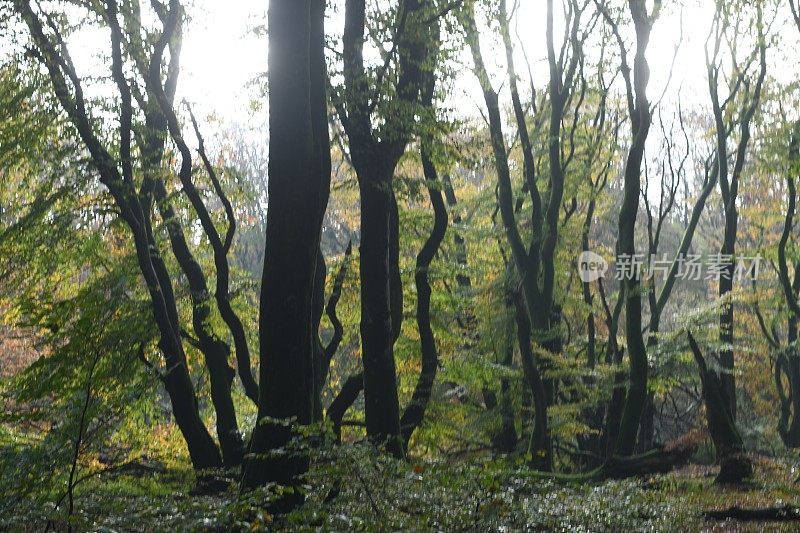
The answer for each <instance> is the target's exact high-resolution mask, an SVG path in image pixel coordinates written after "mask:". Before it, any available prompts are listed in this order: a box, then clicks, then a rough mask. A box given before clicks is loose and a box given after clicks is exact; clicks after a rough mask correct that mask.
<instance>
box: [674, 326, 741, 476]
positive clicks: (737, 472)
mask: <svg viewBox="0 0 800 533" xmlns="http://www.w3.org/2000/svg"><path fill="white" fill-rule="evenodd" d="M687 335H688V338H689V346H690V347H691V349H692V354H693V355H694V359H695V361H696V362H697V366H698V368H699V370H700V380H701V382H702V385H703V400H704V401H705V406H706V420H707V422H708V432H709V433H710V434H711V440H712V441H713V442H714V449H715V450H716V452H717V461H718V462H719V463H720V471H719V475H718V476H717V478H716V482H717V483H740V482H741V481H743V480H744V479H746V478H748V477H750V476H752V474H753V465H752V463H751V462H750V459H749V458H748V457H747V455H745V450H744V443H743V442H742V437H741V435H740V434H739V430H738V429H737V428H736V422H735V421H734V419H733V415H732V413H731V410H730V405H731V404H730V403H729V401H728V398H727V397H726V394H727V393H726V391H725V387H724V385H723V383H722V380H721V379H720V378H719V376H718V375H717V374H716V373H715V372H712V371H710V370H709V369H708V366H707V365H706V362H705V359H704V358H703V354H702V353H701V352H700V347H699V346H698V345H697V342H696V341H695V340H694V337H692V334H691V333H687Z"/></svg>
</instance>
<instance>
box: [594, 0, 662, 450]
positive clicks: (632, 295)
mask: <svg viewBox="0 0 800 533" xmlns="http://www.w3.org/2000/svg"><path fill="white" fill-rule="evenodd" d="M628 8H629V11H630V15H631V18H632V19H633V23H634V27H635V30H636V55H635V57H634V62H633V79H631V70H630V68H629V66H628V63H627V51H626V48H625V44H624V42H623V40H622V37H621V35H620V33H619V28H618V25H617V22H615V20H614V18H613V17H612V16H611V15H610V14H609V13H608V11H607V10H605V8H601V9H602V10H603V16H604V17H605V19H606V21H607V22H608V23H609V25H610V26H611V27H612V30H613V32H614V36H615V38H616V39H617V42H618V43H619V46H620V53H621V60H622V63H623V64H622V68H621V72H622V75H623V79H624V81H625V87H626V91H627V103H628V116H629V119H630V123H631V146H630V149H629V150H628V156H627V159H626V161H625V174H624V185H623V197H622V206H621V208H620V212H619V235H618V238H617V249H616V252H617V255H618V256H627V257H629V258H632V257H634V256H635V255H636V231H635V230H636V218H637V213H638V212H639V199H640V193H641V169H642V160H643V158H644V148H645V143H646V142H647V135H648V133H649V130H650V123H651V113H650V102H649V101H648V99H647V84H648V81H649V78H650V67H649V65H648V63H647V57H646V55H645V54H646V51H647V46H648V44H649V41H650V31H651V29H652V25H653V22H654V18H653V17H651V15H650V14H648V12H647V4H646V2H645V1H644V0H631V1H630V2H629V3H628ZM626 274H628V275H627V276H626V278H627V279H625V280H624V283H625V338H626V340H627V351H628V359H629V361H630V370H629V373H628V391H627V394H626V397H625V405H624V408H623V411H622V420H621V422H620V427H619V435H618V437H617V442H616V446H615V453H616V455H619V456H622V457H624V456H629V455H631V454H632V453H633V451H634V449H635V447H636V437H637V434H638V432H639V421H640V419H641V415H642V410H643V408H644V405H645V402H646V400H647V378H648V363H647V349H646V347H645V344H644V338H643V337H642V298H641V294H640V291H639V273H638V272H628V273H626Z"/></svg>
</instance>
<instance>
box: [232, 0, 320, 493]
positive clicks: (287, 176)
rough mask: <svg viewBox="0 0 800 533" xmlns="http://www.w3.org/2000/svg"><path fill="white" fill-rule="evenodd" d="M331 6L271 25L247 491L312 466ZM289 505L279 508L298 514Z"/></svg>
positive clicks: (315, 1) (279, 14) (274, 18)
mask: <svg viewBox="0 0 800 533" xmlns="http://www.w3.org/2000/svg"><path fill="white" fill-rule="evenodd" d="M324 15H325V2H324V0H301V1H294V0H293V1H289V0H284V1H273V2H271V3H270V7H269V15H268V24H269V39H270V55H269V73H268V76H269V90H270V93H269V109H270V117H269V121H270V122H269V128H270V141H269V142H270V161H269V201H270V204H269V211H268V213H267V230H266V249H265V256H264V273H263V277H262V282H261V303H260V316H259V336H260V346H261V357H260V360H261V365H260V384H261V386H260V394H259V402H258V403H259V406H258V407H259V409H258V424H257V425H256V428H255V430H254V432H253V437H252V440H251V443H250V459H249V461H248V462H247V464H246V465H245V467H244V477H243V480H242V486H243V488H253V487H256V486H259V485H264V484H265V483H267V482H268V481H276V482H279V483H281V484H283V485H289V484H293V483H296V482H297V476H298V475H300V474H302V473H303V472H304V471H305V470H306V468H307V467H308V457H307V455H306V453H305V452H304V451H303V450H302V449H299V450H298V449H296V448H297V447H296V446H295V445H293V444H292V442H291V441H292V438H293V437H296V436H298V432H297V429H296V428H295V425H298V424H299V425H307V424H310V423H311V422H312V419H313V403H314V402H313V396H314V392H315V383H316V382H315V378H314V367H315V362H314V354H315V350H314V341H315V338H316V332H315V331H314V330H313V327H312V321H313V319H312V315H313V299H314V285H315V273H316V269H317V264H318V262H317V259H318V253H319V241H320V231H321V226H322V218H323V215H324V213H325V208H326V206H327V202H328V195H329V188H330V171H331V169H330V140H329V137H328V121H327V100H326V81H325V80H326V67H325V57H324V44H325V33H324ZM296 503H298V498H297V497H287V498H286V499H285V501H282V502H279V506H283V505H288V506H292V505H294V504H296Z"/></svg>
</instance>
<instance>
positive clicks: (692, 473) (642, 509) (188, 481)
mask: <svg viewBox="0 0 800 533" xmlns="http://www.w3.org/2000/svg"><path fill="white" fill-rule="evenodd" d="M318 459H319V458H318ZM755 461H756V472H757V474H756V476H755V477H754V478H753V479H752V480H751V481H750V482H748V483H747V484H745V485H741V486H737V487H727V488H723V487H718V486H716V485H714V483H713V480H714V475H715V470H716V469H715V468H714V467H713V466H703V465H697V464H692V465H689V466H687V467H684V468H682V469H680V470H678V471H676V472H673V473H671V474H668V475H660V476H653V477H649V478H647V479H632V480H625V481H607V482H602V483H586V482H577V481H575V480H572V481H566V480H552V479H543V478H541V477H540V476H536V475H533V474H531V473H529V472H528V471H527V470H526V469H524V468H520V467H518V466H514V465H512V464H509V462H508V461H498V460H489V459H486V460H475V459H474V458H473V460H471V461H470V463H460V464H452V463H451V464H445V463H426V462H413V461H412V462H399V461H394V460H391V459H387V458H385V457H377V456H375V455H374V453H373V452H372V451H370V450H368V449H366V447H361V446H347V447H342V448H341V449H340V450H339V451H336V452H330V453H329V454H328V455H327V457H325V458H323V459H322V460H317V461H315V464H314V466H313V467H312V470H311V472H310V473H309V478H308V480H307V482H308V486H307V490H308V495H307V499H306V504H305V505H304V506H303V507H301V508H300V509H299V510H298V511H295V512H293V513H291V514H289V515H286V516H282V517H275V516H272V515H270V514H269V513H268V512H266V511H264V510H263V509H264V505H263V504H264V502H265V500H267V499H268V498H269V497H271V496H270V495H269V494H271V493H269V494H268V492H261V493H251V494H250V495H248V496H245V497H240V496H239V495H238V493H237V490H236V488H235V483H231V485H230V488H229V489H228V490H223V491H222V492H221V493H218V494H215V495H198V494H196V493H194V492H196V484H195V481H194V475H193V473H192V472H191V470H189V469H187V468H181V467H177V466H165V465H166V464H167V463H162V462H160V461H158V460H144V461H142V460H138V461H135V462H132V463H130V464H128V465H127V466H126V467H124V468H123V469H119V470H109V471H107V472H106V473H104V474H101V475H97V476H93V477H90V478H88V479H86V480H85V481H83V482H82V483H81V484H80V485H79V486H78V487H76V491H75V511H74V515H73V517H72V523H73V524H74V527H75V530H77V531H86V530H91V531H263V530H277V531H290V530H291V531H297V530H301V531H302V530H317V529H322V530H328V531H382V530H414V531H521V530H527V531H530V530H534V531H665V532H666V531H669V532H672V531H798V530H800V522H794V523H791V522H789V523H786V522H784V523H779V522H731V521H727V522H720V521H709V520H706V519H705V516H704V514H705V512H706V511H709V510H720V509H727V508H729V507H731V506H740V507H774V506H778V507H779V506H784V505H791V506H798V505H800V484H796V483H795V481H796V479H797V477H798V467H800V462H798V461H797V460H794V459H791V458H784V459H774V458H766V457H756V458H755ZM222 478H224V474H222V473H219V475H218V478H217V479H222ZM233 478H234V474H233V473H231V474H230V476H229V479H230V481H231V482H233V481H235V480H234V479H233ZM65 514H66V511H65V506H62V507H61V508H60V509H58V510H55V511H54V510H53V506H52V503H51V504H49V505H48V504H47V503H46V502H45V501H43V500H41V499H30V500H25V499H21V500H20V501H19V502H17V505H16V508H15V511H14V513H13V514H12V515H11V516H0V531H4V530H11V531H18V530H19V531H41V530H42V529H43V526H44V525H45V524H46V521H47V518H52V519H53V522H52V523H51V528H52V529H54V530H57V531H62V530H66V529H67V522H66V521H65V520H64V516H65ZM52 529H51V530H52Z"/></svg>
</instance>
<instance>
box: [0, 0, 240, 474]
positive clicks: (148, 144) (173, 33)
mask: <svg viewBox="0 0 800 533" xmlns="http://www.w3.org/2000/svg"><path fill="white" fill-rule="evenodd" d="M134 6H137V7H138V4H134ZM156 6H161V7H162V8H163V9H158V11H157V13H156V14H157V16H158V18H159V19H160V21H161V23H162V31H160V32H157V33H156V34H155V36H156V37H155V39H156V40H155V42H154V43H152V46H153V54H152V55H151V56H150V57H149V58H148V57H145V56H143V55H138V54H137V55H133V59H134V64H136V65H137V69H138V71H139V74H140V76H143V71H144V69H147V70H148V71H150V70H152V72H153V73H159V76H160V72H161V71H162V69H164V67H165V65H163V64H162V54H163V51H164V49H165V48H167V46H172V48H171V50H172V52H173V53H172V54H171V59H170V62H169V63H168V64H167V65H166V72H167V78H166V80H165V81H164V82H162V81H158V82H157V85H158V86H159V87H161V88H162V90H164V91H165V92H166V93H167V95H169V94H172V95H174V90H175V86H176V83H177V76H178V72H179V70H178V58H179V52H178V51H179V48H180V46H179V43H180V31H179V28H180V24H179V23H180V20H181V17H182V9H181V6H180V4H179V3H178V2H177V1H176V0H172V1H171V2H170V4H169V9H168V10H167V9H166V7H164V6H162V5H161V4H156ZM101 7H102V9H100V12H99V15H100V16H101V17H102V19H103V20H104V21H105V22H106V24H108V26H109V28H110V29H111V32H110V35H111V58H112V65H111V74H112V77H113V80H114V84H115V87H116V89H117V97H118V98H119V105H120V115H119V129H118V131H117V135H118V139H117V142H118V143H119V144H118V146H119V151H118V153H115V152H114V150H113V149H112V146H114V145H115V143H114V142H111V141H106V140H105V139H104V138H103V137H102V134H101V131H100V128H99V125H98V123H97V118H95V117H94V116H92V114H91V113H92V111H91V110H90V108H89V106H88V104H87V101H86V99H85V97H84V90H83V81H82V80H81V78H80V77H79V75H78V73H77V71H76V70H75V66H74V64H73V63H72V60H71V58H70V55H69V51H68V49H67V45H66V42H65V40H64V38H63V36H62V33H61V31H60V30H59V28H58V26H57V25H56V23H55V22H54V18H53V17H52V15H51V14H48V13H45V12H43V11H41V9H38V10H34V7H33V6H32V5H31V4H30V3H28V2H17V3H16V4H15V8H16V9H17V11H18V12H19V14H20V16H21V17H22V19H23V20H24V22H25V23H26V25H27V27H28V30H29V32H30V35H31V40H32V42H33V47H31V48H30V53H31V55H32V56H33V57H35V58H36V59H37V60H38V61H39V62H40V63H41V64H42V65H43V66H44V67H45V68H46V69H47V72H48V75H49V78H50V82H51V84H52V86H53V89H54V92H55V94H56V97H57V99H58V101H59V104H60V105H61V107H62V109H63V110H64V112H65V113H66V114H67V116H68V117H69V119H70V121H71V123H72V125H73V126H74V128H75V130H76V131H77V134H78V136H79V137H80V139H81V141H82V142H83V144H84V146H85V148H86V150H87V151H88V153H89V156H90V158H91V161H92V165H93V167H94V169H95V171H96V172H97V173H98V174H99V180H100V183H102V184H103V185H104V186H105V187H106V188H107V189H108V191H109V193H110V194H111V196H112V198H113V199H114V203H115V204H116V207H117V209H118V210H119V216H120V218H121V220H122V221H123V222H124V223H125V224H126V226H127V227H128V228H129V230H130V232H131V235H132V238H133V242H134V246H135V249H136V255H137V260H138V264H139V268H140V271H141V274H142V277H143V279H144V281H145V283H146V285H147V288H148V292H149V295H150V300H151V306H152V308H151V310H152V313H153V318H154V320H155V323H156V325H157V327H158V330H159V333H160V340H159V348H160V350H161V352H162V354H163V355H164V359H165V362H166V365H165V366H166V368H167V371H166V372H164V373H163V382H164V385H165V388H166V390H167V392H168V394H169V396H170V400H171V404H172V411H173V414H174V415H175V421H176V423H177V424H178V427H179V428H180V430H181V433H182V434H183V437H184V439H185V440H186V444H187V447H188V449H189V454H190V456H191V459H192V464H193V465H194V467H195V468H196V469H205V468H209V467H216V466H221V465H222V457H221V455H220V451H219V449H218V448H217V446H216V444H215V443H214V441H213V439H212V438H211V436H210V434H209V433H208V431H207V429H206V428H205V425H204V423H203V421H202V419H201V417H200V413H199V410H198V404H197V398H196V395H195V390H194V385H193V383H192V381H191V378H190V376H189V370H188V364H187V356H186V352H185V350H184V346H183V342H182V339H181V335H182V332H183V329H182V328H181V325H180V321H179V318H178V309H177V303H176V299H175V293H174V289H173V282H172V280H171V278H170V274H169V271H168V270H167V267H166V264H165V262H164V260H163V258H162V256H161V252H160V250H159V245H158V243H157V241H156V238H155V235H154V231H153V225H152V221H151V216H152V204H153V201H154V199H155V200H158V199H159V198H161V200H162V201H161V202H160V209H161V212H162V216H164V217H168V216H170V213H172V212H171V208H170V207H169V205H168V204H166V203H164V202H163V200H164V198H165V197H164V196H163V195H162V193H163V191H162V188H163V186H164V185H163V183H161V182H160V180H159V179H157V178H156V175H155V169H156V168H157V166H158V165H159V164H160V162H161V158H162V157H163V134H164V129H165V127H166V125H165V124H164V122H163V115H161V113H159V112H158V111H157V110H158V107H156V103H155V102H154V101H153V99H149V98H147V96H148V95H149V93H148V89H151V90H152V89H154V88H155V85H156V84H154V83H153V82H154V81H155V80H149V81H145V82H142V79H141V77H140V78H138V79H139V82H140V83H139V85H131V84H129V81H128V78H127V76H126V75H125V72H124V65H123V63H124V56H123V40H124V39H123V36H122V30H121V27H120V23H119V9H118V5H117V3H116V2H115V1H114V0H109V1H108V2H106V3H105V4H104V5H103V6H101ZM129 15H137V16H138V13H133V14H129ZM132 42H133V43H135V44H134V45H133V46H134V47H135V46H137V45H138V46H139V47H140V49H141V50H144V49H147V48H149V47H150V43H147V45H145V43H140V42H138V41H136V40H135V39H134V40H133V41H132ZM151 63H154V64H155V66H153V67H150V64H151ZM162 83H163V85H162ZM164 87H166V89H164ZM162 96H163V95H162ZM169 99H170V97H169V96H168V97H167V99H166V101H164V99H163V98H162V101H161V102H159V104H158V105H159V106H161V107H162V108H163V107H164V105H163V104H167V105H168V104H169ZM134 101H135V103H136V104H137V106H138V108H139V111H141V112H142V113H143V114H145V117H146V120H145V124H144V125H145V126H146V127H145V132H147V133H146V134H143V135H141V136H140V135H134V134H135V133H136V132H137V131H140V130H139V125H140V123H139V122H138V119H139V115H138V114H136V116H134V107H133V103H134ZM134 118H136V119H137V120H136V122H135V121H134ZM154 122H155V123H154ZM150 126H152V128H153V130H155V132H156V133H153V134H150V133H149V132H150V131H153V130H151V129H150ZM159 127H160V128H161V135H159V134H158V131H159ZM133 140H135V141H136V143H137V148H138V149H139V152H140V157H141V160H142V165H141V168H142V181H141V186H140V189H139V190H138V191H137V190H136V184H135V182H134V171H135V169H136V168H137V167H136V166H135V165H134V157H133V155H134V154H133V151H132V141H133ZM182 155H183V156H184V158H185V157H186V155H187V154H185V153H184V154H182ZM189 157H190V154H189ZM183 165H184V170H185V168H187V165H188V168H189V169H191V161H186V160H185V159H184V162H183ZM170 237H171V242H172V245H173V251H175V253H176V257H177V256H179V255H181V253H182V252H185V251H186V250H185V249H184V248H183V245H184V244H185V240H184V241H183V243H182V242H181V235H180V234H179V232H178V231H176V229H175V227H174V226H173V228H172V231H170ZM184 259H186V260H185V261H182V260H180V259H179V262H181V263H182V266H184V267H186V266H187V265H191V264H192V262H193V258H191V255H189V256H188V257H184ZM194 263H196V262H194ZM192 268H194V266H193V265H192ZM195 273H196V271H195ZM193 280H194V281H193V282H192V283H194V282H195V281H196V282H197V283H198V285H196V288H197V287H199V286H200V284H201V281H202V280H201V276H197V277H193ZM198 295H199V293H198ZM201 297H202V296H201ZM193 303H194V305H193V308H194V312H195V318H196V319H198V320H196V321H195V324H196V325H197V326H198V328H199V330H198V335H202V336H203V337H204V342H205V341H206V340H208V341H209V342H205V344H204V345H203V346H202V348H205V350H206V351H205V352H204V355H205V356H206V360H207V362H208V363H210V364H209V368H210V374H211V377H212V380H213V381H214V382H215V389H216V394H215V395H214V396H215V400H216V401H215V407H216V408H217V409H218V417H219V425H218V430H219V432H220V442H221V443H222V444H223V446H225V447H226V449H225V452H226V453H225V455H226V460H227V461H228V462H229V464H236V463H237V462H238V460H239V458H240V451H237V447H239V448H240V444H237V440H238V439H237V435H238V429H237V428H236V423H235V413H232V410H231V409H232V404H231V403H230V380H231V378H232V373H230V372H228V367H227V363H224V365H223V360H222V357H223V356H225V357H226V356H227V352H226V353H225V354H223V353H222V352H220V351H218V350H219V348H220V344H219V343H217V342H216V341H214V340H213V337H212V336H211V335H210V334H209V335H208V337H207V338H206V334H205V333H206V332H205V330H204V327H205V326H204V321H203V320H202V316H203V315H202V313H204V312H205V306H206V305H207V303H206V302H202V301H199V300H195V301H194V302H193ZM201 351H203V350H202V349H201Z"/></svg>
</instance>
